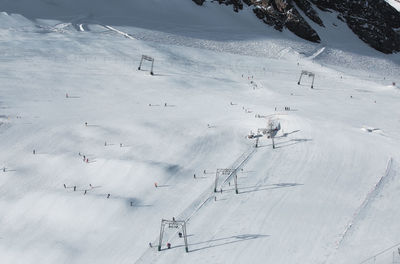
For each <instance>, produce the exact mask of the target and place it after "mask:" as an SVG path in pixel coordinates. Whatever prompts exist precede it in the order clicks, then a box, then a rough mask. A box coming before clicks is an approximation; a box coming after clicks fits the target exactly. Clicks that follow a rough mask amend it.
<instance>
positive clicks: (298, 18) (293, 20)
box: [193, 0, 400, 53]
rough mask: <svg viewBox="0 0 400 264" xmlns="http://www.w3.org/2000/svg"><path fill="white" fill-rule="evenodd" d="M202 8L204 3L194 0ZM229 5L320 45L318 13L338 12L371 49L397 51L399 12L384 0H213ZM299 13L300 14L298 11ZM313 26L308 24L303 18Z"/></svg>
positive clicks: (399, 26) (319, 18) (399, 43)
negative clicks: (246, 7) (250, 12)
mask: <svg viewBox="0 0 400 264" xmlns="http://www.w3.org/2000/svg"><path fill="white" fill-rule="evenodd" d="M193 1H194V2H195V3H196V4H198V5H202V4H203V3H204V0H193ZM214 2H218V3H219V4H225V5H232V6H233V9H234V11H235V12H238V11H240V10H241V9H243V4H246V5H248V6H252V8H253V12H254V13H255V15H256V16H257V17H258V18H259V19H261V20H262V21H263V22H264V23H265V24H267V25H270V26H273V27H274V28H275V29H276V30H279V31H282V30H283V29H284V28H287V29H288V30H290V31H292V32H293V33H294V34H296V35H297V36H299V37H301V38H303V39H306V40H309V41H312V42H320V37H319V35H318V34H317V32H316V30H315V29H314V28H315V27H324V22H323V21H322V19H321V17H320V16H319V15H318V11H317V10H316V8H315V7H317V8H318V9H319V10H320V11H319V12H333V11H335V12H337V13H338V19H340V20H342V21H344V22H345V23H347V25H348V26H349V28H350V29H351V30H352V31H353V32H354V33H355V34H356V35H357V36H358V37H359V38H360V39H361V40H363V41H364V42H366V43H368V44H369V45H370V46H371V47H373V48H375V49H377V50H379V51H381V52H383V53H393V52H399V51H400V13H399V12H398V11H397V10H396V9H394V8H393V7H392V6H390V5H389V4H388V3H387V2H386V1H384V0H363V1H359V0H215V1H214ZM300 11H301V12H300ZM301 13H304V15H305V17H307V18H308V19H310V20H311V21H312V22H313V23H311V24H310V23H308V22H307V21H306V19H305V17H303V16H302V14H301ZM314 23H315V24H314Z"/></svg>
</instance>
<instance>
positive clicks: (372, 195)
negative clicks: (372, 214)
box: [335, 158, 393, 250]
mask: <svg viewBox="0 0 400 264" xmlns="http://www.w3.org/2000/svg"><path fill="white" fill-rule="evenodd" d="M392 163H393V158H390V159H389V161H388V164H387V166H386V171H385V173H384V174H383V175H382V176H381V178H380V179H379V181H378V182H377V183H376V184H375V186H374V187H373V188H372V189H371V191H370V192H369V193H368V194H367V196H366V197H365V199H364V201H363V202H362V203H361V205H360V207H359V208H357V210H356V211H355V212H354V215H353V218H352V219H351V221H350V222H349V224H348V225H347V226H346V228H345V230H344V231H343V234H342V235H341V236H340V238H339V240H338V241H337V242H336V243H335V244H336V250H338V249H339V248H340V246H341V245H342V243H343V241H345V239H346V238H347V237H348V236H349V235H351V231H352V229H354V227H355V226H356V225H357V223H358V222H359V221H361V219H362V218H363V217H365V215H366V214H367V211H368V207H369V206H370V205H371V203H373V201H374V199H376V197H377V196H378V195H379V194H380V193H381V192H382V190H383V188H384V186H385V184H386V183H387V182H388V181H389V180H390V175H391V171H392Z"/></svg>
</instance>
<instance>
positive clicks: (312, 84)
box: [297, 71, 315, 89]
mask: <svg viewBox="0 0 400 264" xmlns="http://www.w3.org/2000/svg"><path fill="white" fill-rule="evenodd" d="M303 75H307V76H308V77H312V78H313V79H312V83H311V89H314V79H315V74H314V73H313V72H309V71H301V74H300V79H299V81H298V82H297V84H298V85H300V82H301V78H302V77H303Z"/></svg>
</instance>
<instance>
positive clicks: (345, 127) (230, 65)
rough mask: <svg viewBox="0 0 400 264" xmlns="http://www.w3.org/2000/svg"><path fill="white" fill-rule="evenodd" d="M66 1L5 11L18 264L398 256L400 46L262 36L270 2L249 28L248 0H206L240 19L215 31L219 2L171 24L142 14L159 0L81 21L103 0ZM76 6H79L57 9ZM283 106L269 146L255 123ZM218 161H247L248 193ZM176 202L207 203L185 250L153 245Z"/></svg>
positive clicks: (10, 252) (6, 120) (3, 250)
mask: <svg viewBox="0 0 400 264" xmlns="http://www.w3.org/2000/svg"><path fill="white" fill-rule="evenodd" d="M149 1H150V0H149ZM151 1H153V2H154V3H157V4H160V5H162V7H163V8H166V11H170V10H169V9H167V8H172V7H168V5H167V4H165V3H166V2H167V1H156V0H151ZM29 2H30V1H27V0H26V1H18V2H17V1H15V2H14V1H8V2H5V4H4V3H3V4H0V7H3V8H4V9H3V10H5V11H8V12H11V11H12V9H11V7H13V8H16V7H18V5H19V6H20V7H25V5H27V4H28V3H29ZM189 2H190V1H189ZM48 3H53V4H52V5H49V4H48ZM66 3H67V2H61V1H51V2H49V1H46V2H45V1H43V2H42V3H41V4H40V5H38V6H37V9H32V10H31V12H32V13H30V15H28V14H24V15H25V16H28V17H29V18H36V19H38V20H29V19H27V18H25V17H23V16H21V15H17V14H9V13H5V12H3V13H1V14H0V38H1V41H0V50H1V57H0V60H1V64H0V82H1V93H0V139H1V150H0V168H1V167H4V168H5V172H3V171H2V170H1V171H0V176H1V177H0V186H1V188H0V196H1V199H0V208H1V211H2V212H3V213H2V214H1V215H0V226H1V229H0V257H1V262H2V263H135V262H136V263H360V262H361V261H363V260H368V259H370V258H371V257H373V256H375V255H378V254H379V255H378V256H376V259H375V261H376V263H385V261H387V260H388V259H389V260H390V259H391V257H392V254H393V252H395V251H396V250H397V249H396V247H394V246H395V245H397V244H398V243H400V241H399V235H400V231H399V230H400V228H399V223H400V221H399V217H400V215H399V213H398V212H399V210H398V209H399V207H398V203H397V201H398V199H399V195H398V193H399V188H400V187H399V186H400V185H399V180H400V178H399V165H398V161H399V160H400V155H399V152H398V149H399V148H400V143H399V142H400V141H399V140H400V136H399V130H400V118H399V116H400V115H399V114H400V110H399V107H398V104H399V103H398V102H399V99H400V93H399V91H400V90H399V88H398V87H399V86H398V83H399V82H400V80H398V76H399V74H398V73H399V71H398V69H399V66H398V64H397V61H398V58H399V56H398V55H396V54H395V55H391V56H383V55H379V54H378V53H377V52H375V51H373V50H372V49H370V48H369V47H367V46H362V48H361V51H358V52H354V50H351V49H348V50H343V49H340V47H339V46H334V45H333V46H330V45H329V43H323V44H322V45H314V44H308V43H306V42H302V41H298V40H297V39H296V38H295V37H293V36H291V35H289V34H287V35H283V36H280V35H278V33H271V34H267V35H266V36H265V37H257V38H256V37H255V36H259V35H258V32H259V31H258V30H264V29H265V26H264V25H262V24H258V23H259V22H258V21H257V20H256V19H254V20H253V15H252V14H250V13H243V14H241V15H239V16H242V18H241V19H243V20H245V21H247V23H248V24H247V25H255V27H256V28H255V29H254V28H253V29H252V32H250V33H243V34H242V33H241V32H240V31H241V30H240V29H237V28H236V27H235V26H236V25H237V24H235V25H234V26H231V27H230V26H229V23H230V22H233V21H237V20H236V19H237V17H231V16H235V14H234V13H232V12H231V11H230V10H228V9H227V8H226V7H219V6H214V5H212V4H211V3H207V5H206V7H204V8H209V9H210V10H212V12H215V14H221V15H222V17H220V19H221V21H224V22H223V23H222V26H221V28H214V29H213V30H214V32H213V33H210V34H211V35H210V37H207V36H208V35H207V34H206V33H204V32H205V29H208V28H209V27H210V25H211V24H212V23H214V22H215V21H212V20H211V19H210V22H204V21H205V20H207V19H204V18H202V17H201V14H203V15H204V14H205V13H202V12H203V11H204V10H203V11H202V12H200V13H199V15H198V16H197V17H195V18H193V20H190V19H189V18H190V17H191V15H193V14H194V13H195V12H198V10H202V9H201V8H203V7H197V6H195V5H193V4H191V3H190V5H189V4H183V2H182V1H178V0H173V1H172V0H171V2H170V3H175V4H178V3H179V4H182V6H181V8H182V9H181V10H188V13H187V17H186V16H184V15H182V14H181V15H178V16H177V20H176V21H173V20H171V21H169V22H168V23H171V24H168V23H167V22H166V23H165V25H163V24H161V23H160V21H162V20H161V19H160V20H155V19H154V18H153V22H149V21H150V20H151V19H148V20H146V22H139V20H141V19H142V18H145V17H147V16H146V13H145V12H148V13H147V14H153V13H151V12H156V13H159V14H162V10H154V9H152V10H148V7H147V6H146V5H145V2H144V1H137V2H136V3H138V4H139V5H138V10H140V12H142V16H141V17H139V18H140V19H139V18H134V19H137V21H136V20H132V21H131V22H130V23H119V22H120V20H115V21H116V22H115V23H108V22H113V19H111V18H110V19H109V20H107V19H104V20H102V19H100V15H101V14H102V12H104V10H102V9H101V8H100V7H97V6H95V7H94V9H93V17H92V18H87V20H86V18H85V19H84V20H82V19H78V15H77V14H76V13H75V12H77V10H84V11H87V10H86V9H85V5H86V4H85V3H88V2H82V3H81V5H80V7H79V8H78V7H76V6H74V1H71V2H70V3H71V4H68V5H67V4H66ZM124 3H128V2H124ZM120 4H121V5H118V4H116V6H120V9H121V10H123V11H124V12H125V8H127V7H129V4H126V5H128V6H124V4H122V2H121V3H120ZM57 5H59V6H58V7H57ZM100 5H101V3H100V2H99V6H100ZM33 7H35V8H36V6H33ZM60 7H63V10H67V11H68V10H72V11H70V12H71V13H59V14H57V13H52V14H54V17H49V16H44V15H45V14H47V13H46V12H44V11H43V9H42V8H48V9H49V10H51V11H57V12H61V11H59V10H61V9H59V8H60ZM87 8H89V6H88V7H87ZM141 8H142V9H141ZM18 10H19V9H14V12H16V13H18V12H17V11H18ZM27 10H28V9H27ZM67 11H62V12H67ZM123 11H120V12H123ZM228 11H229V12H228ZM26 12H28V11H26ZM40 12H43V13H40ZM126 12H127V13H128V10H126ZM137 12H138V13H139V11H137ZM182 12H183V11H182ZM20 13H22V12H20ZM178 13H179V12H178ZM40 14H42V15H43V16H41V15H40ZM62 15H68V16H70V17H69V18H68V19H63V18H61V16H62ZM74 15H76V16H74ZM56 16H60V17H56ZM73 16H74V17H73ZM85 17H86V14H85ZM179 19H182V20H179ZM196 19H198V20H196ZM225 19H226V20H225ZM183 20H187V21H189V22H188V23H187V28H185V29H182V30H181V29H177V28H176V27H175V26H176V25H177V24H179V23H180V22H181V21H183ZM157 21H158V22H157ZM136 22H137V23H138V24H135V23H136ZM156 22H157V23H158V24H157V23H156ZM141 23H143V24H145V25H144V26H143V24H141ZM152 23H153V24H152ZM174 23H176V24H174ZM196 23H200V24H198V25H196ZM204 23H205V24H204ZM207 23H210V24H207ZM235 23H236V22H235ZM238 23H239V22H238ZM253 23H254V24H253ZM168 25H170V26H171V28H170V29H168V27H169V26H168ZM258 25H259V26H258ZM77 26H78V27H77ZM339 27H341V26H339ZM81 29H83V30H81ZM225 29H230V31H229V32H226V31H225ZM253 30H254V31H253ZM178 31H181V32H179V33H178ZM265 31H266V32H268V33H270V32H273V31H272V30H271V31H269V30H268V28H267V29H265ZM196 32H198V34H196ZM218 32H220V33H221V34H219V33H218ZM235 34H237V35H235ZM285 34H286V33H285ZM228 36H230V37H228ZM232 36H233V37H232ZM242 37H243V39H241V38H242ZM354 41H356V40H354ZM356 43H361V42H356ZM354 46H356V45H355V44H354ZM324 47H325V48H324ZM142 54H146V55H150V56H153V57H154V58H155V68H154V73H155V75H154V76H151V75H150V74H149V72H148V70H149V67H150V65H149V64H147V63H145V64H144V65H143V69H142V70H141V71H138V70H137V67H138V65H139V61H140V58H141V55H142ZM334 57H336V60H337V61H332V59H333V58H334ZM371 62H374V63H375V64H374V65H375V66H374V67H372V66H371ZM360 65H364V66H365V67H361V66H360ZM301 70H309V71H312V72H314V73H315V74H316V79H315V85H314V86H315V89H310V85H311V83H310V80H309V79H307V77H304V78H303V80H302V83H301V85H297V81H298V78H299V76H300V72H301ZM392 82H395V83H396V85H394V86H393V85H392ZM255 84H256V85H255ZM67 94H68V96H67ZM285 107H290V109H291V110H290V111H285V110H284V109H285ZM258 115H260V116H267V118H256V116H258ZM268 118H272V119H273V120H277V121H279V122H280V123H281V127H282V130H281V131H280V132H279V133H278V135H277V138H276V146H277V148H276V149H274V150H273V149H272V146H271V142H270V140H269V139H267V138H261V140H260V142H259V145H260V147H259V148H257V149H255V148H254V141H252V140H249V139H248V138H247V137H246V136H247V135H248V134H249V132H250V131H253V132H254V131H256V130H257V129H258V128H263V127H265V126H266V124H267V121H268ZM85 122H87V126H86V125H85ZM120 144H122V145H120ZM33 150H35V151H36V154H35V155H34V154H33ZM79 154H81V155H79ZM83 155H85V158H88V159H89V162H84V161H83ZM389 161H390V162H389ZM388 164H390V166H389V165H388ZM217 168H234V169H238V171H239V173H238V182H239V194H238V195H236V194H235V193H234V189H233V181H232V179H229V178H227V177H226V178H225V179H227V180H226V181H225V182H224V181H220V182H221V184H222V185H221V186H220V187H221V188H222V189H223V192H222V193H217V194H216V195H214V193H213V183H214V175H215V174H214V173H215V171H216V169H217ZM204 170H206V174H204V173H203V172H204ZM194 174H196V178H194V177H193V176H194ZM221 180H223V179H221ZM155 183H157V185H158V188H155V186H154V184H155ZM64 184H66V186H67V188H64V186H63V185H64ZM73 186H76V191H74V190H73ZM85 190H86V194H85ZM108 194H110V197H109V198H107V196H108ZM214 197H216V201H215V200H214V199H215V198H214ZM360 208H361V209H360ZM172 217H177V218H180V217H181V218H186V219H189V222H188V227H187V228H188V233H189V237H188V241H189V251H190V252H189V253H185V251H184V247H183V241H182V239H180V238H178V236H177V234H176V230H169V231H168V232H167V234H166V240H165V241H164V244H163V248H165V243H166V242H167V241H169V242H170V243H171V244H172V249H170V250H163V251H161V252H158V251H157V250H156V248H155V247H154V248H149V245H148V243H149V242H152V243H153V245H156V243H157V238H158V234H159V227H160V226H159V225H160V221H161V219H162V218H166V219H171V218H172ZM349 226H351V228H349ZM344 234H345V235H344ZM388 248H389V250H388V251H385V252H384V253H382V254H380V252H381V251H383V250H385V249H388ZM367 263H368V262H367ZM370 263H373V262H370Z"/></svg>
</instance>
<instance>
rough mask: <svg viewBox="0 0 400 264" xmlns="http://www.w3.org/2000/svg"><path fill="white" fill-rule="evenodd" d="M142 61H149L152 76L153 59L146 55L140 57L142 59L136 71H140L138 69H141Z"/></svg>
mask: <svg viewBox="0 0 400 264" xmlns="http://www.w3.org/2000/svg"><path fill="white" fill-rule="evenodd" d="M144 60H145V61H150V62H151V71H150V74H151V75H154V72H153V67H154V58H152V57H150V56H147V55H142V59H141V60H140V64H139V68H138V70H139V71H140V69H141V68H142V63H143V61H144Z"/></svg>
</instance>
